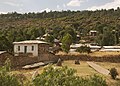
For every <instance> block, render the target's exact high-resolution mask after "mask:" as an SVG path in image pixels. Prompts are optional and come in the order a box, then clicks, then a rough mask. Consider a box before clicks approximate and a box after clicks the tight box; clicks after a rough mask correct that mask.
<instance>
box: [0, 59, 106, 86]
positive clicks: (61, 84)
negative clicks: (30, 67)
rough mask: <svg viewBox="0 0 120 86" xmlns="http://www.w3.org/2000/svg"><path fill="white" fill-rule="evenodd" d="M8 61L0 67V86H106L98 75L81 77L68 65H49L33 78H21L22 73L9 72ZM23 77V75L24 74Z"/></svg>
mask: <svg viewBox="0 0 120 86" xmlns="http://www.w3.org/2000/svg"><path fill="white" fill-rule="evenodd" d="M10 72H11V71H10V61H9V59H8V60H7V62H6V65H5V66H3V67H2V68H0V86H107V83H106V81H105V80H104V79H103V78H102V77H100V76H98V75H94V76H90V77H87V78H82V77H79V76H76V75H75V73H76V70H74V69H72V68H68V67H66V66H65V67H64V66H63V67H59V68H55V67H54V66H53V65H49V66H47V67H46V68H44V70H43V72H42V73H41V74H39V75H37V76H36V77H35V78H34V79H31V80H29V81H28V79H23V76H24V75H17V74H12V73H10ZM24 77H25V76H24Z"/></svg>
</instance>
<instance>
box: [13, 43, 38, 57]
mask: <svg viewBox="0 0 120 86" xmlns="http://www.w3.org/2000/svg"><path fill="white" fill-rule="evenodd" d="M18 46H20V51H18ZM24 46H27V53H33V56H38V44H15V45H14V53H15V54H18V53H24ZM32 46H34V50H33V51H32Z"/></svg>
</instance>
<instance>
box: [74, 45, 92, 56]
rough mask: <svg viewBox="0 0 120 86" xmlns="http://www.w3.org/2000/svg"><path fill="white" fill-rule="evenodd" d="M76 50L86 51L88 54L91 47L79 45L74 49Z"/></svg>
mask: <svg viewBox="0 0 120 86" xmlns="http://www.w3.org/2000/svg"><path fill="white" fill-rule="evenodd" d="M76 51H77V52H80V53H85V52H87V53H88V54H89V53H90V52H91V49H90V47H88V46H80V47H79V48H77V49H76Z"/></svg>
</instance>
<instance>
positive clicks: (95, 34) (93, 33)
mask: <svg viewBox="0 0 120 86" xmlns="http://www.w3.org/2000/svg"><path fill="white" fill-rule="evenodd" d="M89 35H90V36H97V31H96V30H90V32H89Z"/></svg>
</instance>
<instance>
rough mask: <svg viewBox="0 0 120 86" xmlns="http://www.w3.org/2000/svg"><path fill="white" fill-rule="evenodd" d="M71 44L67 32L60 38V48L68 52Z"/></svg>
mask: <svg viewBox="0 0 120 86" xmlns="http://www.w3.org/2000/svg"><path fill="white" fill-rule="evenodd" d="M71 44H72V36H71V35H70V34H69V33H67V34H66V35H65V36H64V37H63V39H62V50H63V51H64V52H66V53H68V52H69V50H70V45H71Z"/></svg>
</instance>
